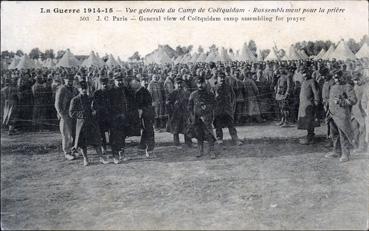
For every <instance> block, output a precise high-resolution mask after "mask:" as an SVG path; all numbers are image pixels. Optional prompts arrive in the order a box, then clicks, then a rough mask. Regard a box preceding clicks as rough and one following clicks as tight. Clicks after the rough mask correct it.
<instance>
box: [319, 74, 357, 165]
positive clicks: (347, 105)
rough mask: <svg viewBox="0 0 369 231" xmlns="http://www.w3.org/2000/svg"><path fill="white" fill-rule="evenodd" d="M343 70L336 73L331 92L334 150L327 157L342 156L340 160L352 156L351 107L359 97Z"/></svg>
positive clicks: (330, 121)
mask: <svg viewBox="0 0 369 231" xmlns="http://www.w3.org/2000/svg"><path fill="white" fill-rule="evenodd" d="M344 78H345V77H344V76H343V73H342V71H338V72H336V73H335V74H334V76H333V79H334V81H335V84H334V85H333V86H332V87H331V90H330V92H329V120H328V121H329V123H330V129H331V135H332V140H333V146H334V147H333V152H330V153H328V154H327V155H326V157H328V158H330V157H340V162H346V161H348V160H349V158H350V149H351V148H352V146H353V144H352V140H353V131H352V128H351V121H350V120H351V107H352V106H353V105H355V104H356V102H357V99H356V95H355V92H354V89H353V87H352V86H351V85H350V84H348V83H346V82H345V79H344Z"/></svg>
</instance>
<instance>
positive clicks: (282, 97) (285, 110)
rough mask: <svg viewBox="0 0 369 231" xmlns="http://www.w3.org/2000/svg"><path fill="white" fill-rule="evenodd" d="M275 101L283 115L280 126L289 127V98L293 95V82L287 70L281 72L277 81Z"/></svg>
mask: <svg viewBox="0 0 369 231" xmlns="http://www.w3.org/2000/svg"><path fill="white" fill-rule="evenodd" d="M275 91H276V95H275V99H276V101H277V103H278V106H279V111H280V113H281V121H280V122H279V123H278V125H279V126H282V127H286V126H288V118H289V96H290V93H291V80H290V78H289V77H288V75H287V70H286V69H285V68H283V69H282V70H281V74H280V77H279V78H278V80H277V85H276V86H275Z"/></svg>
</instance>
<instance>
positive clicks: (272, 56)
mask: <svg viewBox="0 0 369 231" xmlns="http://www.w3.org/2000/svg"><path fill="white" fill-rule="evenodd" d="M275 60H276V61H278V60H279V58H278V56H277V55H276V53H275V51H274V49H272V50H271V51H270V52H269V54H268V56H267V57H266V58H265V59H264V61H275Z"/></svg>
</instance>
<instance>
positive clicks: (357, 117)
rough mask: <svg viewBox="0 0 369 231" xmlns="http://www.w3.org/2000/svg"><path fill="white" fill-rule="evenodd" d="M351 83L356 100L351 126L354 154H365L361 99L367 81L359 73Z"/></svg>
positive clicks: (364, 126)
mask: <svg viewBox="0 0 369 231" xmlns="http://www.w3.org/2000/svg"><path fill="white" fill-rule="evenodd" d="M353 82H354V84H355V86H354V91H355V95H356V98H357V103H356V104H355V105H353V106H352V116H351V124H352V129H353V132H354V144H355V150H354V152H358V153H361V152H365V151H366V149H367V145H368V144H367V143H366V140H365V132H366V124H365V111H364V109H363V107H362V98H363V94H364V91H366V90H367V89H368V87H369V84H368V81H367V80H366V79H364V78H363V76H362V75H361V73H360V72H357V73H355V74H354V78H353Z"/></svg>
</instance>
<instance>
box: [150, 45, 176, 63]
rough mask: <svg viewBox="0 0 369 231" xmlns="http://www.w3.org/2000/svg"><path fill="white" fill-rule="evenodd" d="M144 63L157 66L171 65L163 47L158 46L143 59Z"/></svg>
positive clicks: (170, 60)
mask: <svg viewBox="0 0 369 231" xmlns="http://www.w3.org/2000/svg"><path fill="white" fill-rule="evenodd" d="M144 62H145V63H157V64H167V63H172V59H171V58H170V57H169V55H168V54H167V53H166V51H165V47H163V46H161V45H159V47H158V48H157V49H156V50H154V51H153V52H151V53H150V54H147V55H146V56H145V59H144Z"/></svg>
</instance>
